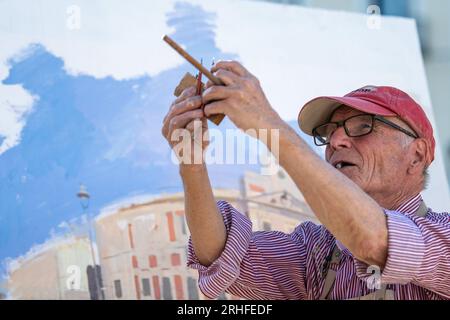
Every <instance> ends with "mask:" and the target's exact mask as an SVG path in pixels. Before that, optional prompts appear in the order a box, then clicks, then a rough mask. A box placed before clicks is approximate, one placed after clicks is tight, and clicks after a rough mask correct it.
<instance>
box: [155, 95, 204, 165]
mask: <svg viewBox="0 0 450 320" xmlns="http://www.w3.org/2000/svg"><path fill="white" fill-rule="evenodd" d="M195 93H196V88H195V87H190V88H186V89H185V90H184V91H183V92H182V94H181V95H180V97H178V99H176V100H175V101H174V102H173V103H172V105H171V107H170V109H169V112H168V113H167V115H166V116H165V118H164V120H163V127H162V134H163V136H164V137H165V138H166V140H167V141H168V142H169V145H170V146H171V148H173V149H174V152H175V154H176V156H177V157H178V159H179V161H180V164H181V165H190V164H203V154H204V150H205V149H206V148H207V147H208V144H209V138H208V124H207V120H206V118H205V115H204V113H203V110H202V109H201V106H202V98H201V97H200V96H195ZM180 134H181V135H180Z"/></svg>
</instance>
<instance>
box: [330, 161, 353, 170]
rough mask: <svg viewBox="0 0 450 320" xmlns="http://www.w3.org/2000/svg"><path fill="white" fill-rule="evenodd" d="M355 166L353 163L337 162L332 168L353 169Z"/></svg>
mask: <svg viewBox="0 0 450 320" xmlns="http://www.w3.org/2000/svg"><path fill="white" fill-rule="evenodd" d="M355 166H356V165H354V164H353V163H350V162H346V161H339V162H336V163H335V164H334V167H335V168H336V169H338V170H340V169H344V168H349V167H355Z"/></svg>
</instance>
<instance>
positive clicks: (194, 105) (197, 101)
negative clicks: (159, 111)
mask: <svg viewBox="0 0 450 320" xmlns="http://www.w3.org/2000/svg"><path fill="white" fill-rule="evenodd" d="M202 104H203V100H202V97H200V96H195V97H191V98H187V99H186V100H184V101H181V102H179V103H177V104H175V105H173V106H172V107H171V108H170V111H169V113H168V114H167V116H166V117H167V118H173V117H174V116H177V115H179V114H182V113H185V112H187V111H190V110H195V109H198V108H200V107H201V106H202Z"/></svg>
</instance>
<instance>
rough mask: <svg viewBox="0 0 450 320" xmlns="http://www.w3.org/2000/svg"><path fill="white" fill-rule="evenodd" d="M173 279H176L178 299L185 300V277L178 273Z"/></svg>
mask: <svg viewBox="0 0 450 320" xmlns="http://www.w3.org/2000/svg"><path fill="white" fill-rule="evenodd" d="M173 280H174V281H175V294H176V298H177V300H184V291H183V278H182V277H181V276H180V275H176V276H174V279H173Z"/></svg>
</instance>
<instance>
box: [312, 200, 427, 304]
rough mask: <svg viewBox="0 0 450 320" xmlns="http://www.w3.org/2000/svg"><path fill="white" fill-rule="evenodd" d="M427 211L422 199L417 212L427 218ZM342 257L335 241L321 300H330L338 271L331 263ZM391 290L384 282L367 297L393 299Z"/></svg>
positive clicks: (335, 262)
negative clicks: (333, 268) (332, 267)
mask: <svg viewBox="0 0 450 320" xmlns="http://www.w3.org/2000/svg"><path fill="white" fill-rule="evenodd" d="M427 213H428V207H427V205H426V204H425V202H424V201H422V203H421V204H420V206H419V209H417V211H416V213H415V214H416V215H417V216H419V217H421V218H425V216H426V215H427ZM341 258H342V252H341V250H340V249H339V247H338V245H337V243H335V244H334V248H333V251H332V253H331V257H330V256H328V257H327V261H326V265H325V268H328V270H327V275H326V277H325V285H324V288H323V290H322V295H321V296H320V300H328V299H329V295H330V293H331V291H332V289H333V286H334V282H335V281H336V271H334V270H332V269H331V265H332V264H339V263H340V262H341ZM391 291H392V290H387V284H382V285H381V288H380V289H378V290H377V291H376V292H374V294H370V295H368V296H367V297H369V296H374V298H375V299H376V300H385V299H390V300H393V299H394V298H393V291H392V292H391ZM387 293H388V294H387ZM388 296H389V297H388ZM361 298H364V297H360V298H359V299H358V300H361Z"/></svg>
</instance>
